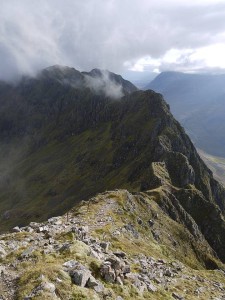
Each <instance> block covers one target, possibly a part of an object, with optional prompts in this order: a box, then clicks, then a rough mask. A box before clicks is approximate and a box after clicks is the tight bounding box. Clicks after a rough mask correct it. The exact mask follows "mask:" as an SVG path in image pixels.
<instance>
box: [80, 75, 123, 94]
mask: <svg viewBox="0 0 225 300" xmlns="http://www.w3.org/2000/svg"><path fill="white" fill-rule="evenodd" d="M85 81H86V86H87V87H89V88H90V89H91V90H93V91H94V92H95V93H103V94H104V95H105V96H107V97H110V98H112V99H119V98H121V97H123V96H124V94H123V88H122V86H121V85H120V84H118V83H116V82H115V81H113V80H112V79H111V78H110V76H109V72H108V71H101V75H100V76H99V77H92V76H90V75H85Z"/></svg>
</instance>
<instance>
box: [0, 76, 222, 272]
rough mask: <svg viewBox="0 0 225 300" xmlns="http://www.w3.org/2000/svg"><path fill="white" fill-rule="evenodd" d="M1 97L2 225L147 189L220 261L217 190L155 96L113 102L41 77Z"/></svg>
mask: <svg viewBox="0 0 225 300" xmlns="http://www.w3.org/2000/svg"><path fill="white" fill-rule="evenodd" d="M60 76H61V75H60ZM76 76H77V75H76ZM78 77H79V74H78ZM0 100H1V101H0V108H1V109H0V120H1V123H0V136H1V149H0V151H1V161H0V167H1V180H0V211H1V214H2V219H1V231H4V230H6V229H8V228H10V227H12V226H15V225H19V226H22V225H25V224H27V223H29V222H30V221H34V220H39V221H40V220H46V219H47V218H48V217H49V216H52V215H58V214H61V213H62V212H65V211H66V210H67V209H68V208H71V207H72V206H73V205H74V204H76V203H79V202H80V201H81V200H82V199H88V198H89V197H90V196H93V195H94V194H96V193H98V192H103V191H105V190H108V189H115V188H126V189H128V190H129V191H133V192H134V191H136V192H139V191H148V192H147V194H148V195H149V196H150V197H155V198H156V199H157V203H158V205H159V206H160V207H161V208H162V209H163V211H164V212H165V213H166V214H167V215H168V216H170V217H171V218H172V219H173V220H175V221H176V222H178V223H179V224H183V226H184V227H185V228H187V230H188V231H189V232H190V233H191V234H192V235H193V236H194V237H195V238H196V239H200V240H205V241H207V243H208V244H209V247H211V248H212V249H213V251H214V252H215V254H214V256H215V257H216V256H218V257H219V258H220V259H221V260H222V261H225V254H224V251H223V249H224V245H225V234H224V233H225V221H224V213H225V190H224V189H223V188H222V186H221V185H220V184H219V183H217V182H216V181H215V180H214V179H213V177H212V172H211V171H210V170H209V169H208V168H207V167H206V166H205V164H204V163H203V162H202V160H201V159H200V157H199V155H198V154H197V152H196V150H195V148H194V146H193V144H192V143H191V141H190V139H189V138H188V136H187V135H186V134H185V132H184V131H183V129H182V127H181V126H180V125H179V123H178V122H177V121H176V120H175V119H174V118H173V116H172V115H171V113H170V111H169V107H168V105H167V104H166V103H165V101H164V100H163V98H162V96H161V95H160V94H157V93H155V92H153V91H145V92H143V91H136V92H133V93H129V92H127V94H126V95H125V96H124V97H122V98H121V99H120V100H116V101H115V100H112V99H111V98H109V97H107V96H106V95H105V93H104V92H100V93H97V94H96V93H94V92H93V90H92V89H90V88H87V87H86V88H83V86H81V88H75V87H74V86H73V85H72V84H64V83H62V81H61V79H60V81H59V78H57V79H56V78H54V76H51V77H50V78H49V77H48V80H46V77H45V78H43V77H42V76H40V77H38V78H36V79H28V78H25V79H24V80H23V81H22V82H21V83H20V84H19V85H17V86H15V87H9V88H7V89H6V90H4V91H3V92H2V97H1V99H0ZM209 253H210V252H209ZM205 264H207V266H208V267H215V263H214V262H213V260H206V261H205Z"/></svg>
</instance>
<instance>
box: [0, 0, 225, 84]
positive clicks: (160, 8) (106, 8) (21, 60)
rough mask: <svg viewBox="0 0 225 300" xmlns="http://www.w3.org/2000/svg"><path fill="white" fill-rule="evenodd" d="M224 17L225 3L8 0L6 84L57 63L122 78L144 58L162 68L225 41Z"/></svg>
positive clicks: (2, 37)
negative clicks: (169, 56)
mask: <svg viewBox="0 0 225 300" xmlns="http://www.w3.org/2000/svg"><path fill="white" fill-rule="evenodd" d="M224 19H225V3H224V1H223V0H195V1H188V2H187V1H180V0H179V1H178V0H157V1H156V0H152V1H149V0H142V1H138V0H123V1H120V0H108V1H105V0H85V1H81V0H65V1H61V0H48V1H46V0H39V1H30V0H20V1H19V2H18V1H17V0H10V1H2V3H1V10H0V79H10V78H12V77H16V76H18V75H20V74H23V73H25V74H34V73H35V72H36V71H37V70H40V69H41V68H44V67H47V66H49V65H55V64H62V65H68V66H73V67H75V68H77V69H79V70H90V69H93V68H96V67H97V68H101V69H109V70H111V71H113V72H119V73H120V72H122V71H124V70H125V69H127V65H128V64H129V65H130V66H131V68H132V67H134V66H135V64H137V62H138V61H139V60H140V59H142V58H144V57H150V58H151V59H152V60H159V62H160V64H159V67H158V68H159V69H160V70H161V69H163V68H164V67H163V65H164V66H165V64H166V62H163V61H162V60H163V57H164V56H165V55H166V53H167V52H168V51H170V50H171V49H177V50H179V51H180V52H182V51H186V49H191V50H193V51H198V49H200V48H204V47H207V46H212V45H214V44H219V43H220V44H221V43H224V40H225V22H224ZM180 64H182V62H180V63H179V65H180ZM195 64H197V61H196V63H195ZM187 65H188V63H187ZM188 66H189V67H190V66H191V65H188ZM204 66H205V67H206V68H207V59H206V60H205V62H204ZM149 67H150V65H149ZM214 67H216V66H214ZM201 68H202V65H201Z"/></svg>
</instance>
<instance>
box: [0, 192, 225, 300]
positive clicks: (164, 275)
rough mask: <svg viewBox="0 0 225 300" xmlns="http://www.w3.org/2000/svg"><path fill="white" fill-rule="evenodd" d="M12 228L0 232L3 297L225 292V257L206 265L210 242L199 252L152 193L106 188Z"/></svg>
mask: <svg viewBox="0 0 225 300" xmlns="http://www.w3.org/2000/svg"><path fill="white" fill-rule="evenodd" d="M156 192H157V191H155V193H156ZM158 192H159V191H158ZM13 231H14V232H13V233H7V234H3V235H1V236H0V258H1V265H0V299H1V300H3V299H4V300H5V299H7V300H11V299H19V300H20V299H21V300H22V299H23V300H30V299H42V300H43V299H55V300H56V299H63V300H64V299H93V300H94V299H115V300H122V299H124V300H125V299H177V300H182V299H202V300H203V299H204V300H206V299H213V300H219V299H220V300H222V299H225V272H224V265H223V264H222V263H221V262H220V261H219V260H217V259H216V258H215V259H214V258H213V257H212V258H211V259H212V260H213V259H214V268H213V269H214V270H209V268H208V269H207V268H206V267H207V264H206V261H208V258H207V259H205V260H204V255H205V257H208V256H207V255H209V256H210V255H211V254H210V251H211V250H210V247H209V246H207V245H206V243H203V242H202V244H201V245H202V247H203V246H204V247H203V248H204V249H203V248H202V253H203V254H204V251H205V254H204V255H202V257H200V255H199V254H198V251H197V250H196V249H198V248H197V246H196V243H198V242H199V241H197V240H196V241H194V236H193V235H192V234H191V233H190V232H189V231H188V230H187V229H186V228H185V227H184V225H182V224H179V223H178V222H175V221H173V220H172V219H171V218H170V217H169V216H168V215H167V214H166V213H165V212H164V211H163V210H162V209H161V208H160V207H159V206H158V204H157V201H156V197H154V196H153V194H152V195H147V194H144V193H138V194H135V195H132V194H131V193H129V192H127V191H126V190H117V191H113V192H106V193H103V194H100V195H98V196H96V197H95V198H92V199H91V200H90V201H89V202H82V203H81V205H80V206H79V207H77V208H76V209H73V210H71V211H70V212H69V213H68V214H66V215H64V216H62V217H53V218H51V219H49V220H48V221H47V222H45V223H34V222H32V223H30V224H29V226H26V227H22V228H19V227H15V228H14V229H13ZM198 239H200V237H198Z"/></svg>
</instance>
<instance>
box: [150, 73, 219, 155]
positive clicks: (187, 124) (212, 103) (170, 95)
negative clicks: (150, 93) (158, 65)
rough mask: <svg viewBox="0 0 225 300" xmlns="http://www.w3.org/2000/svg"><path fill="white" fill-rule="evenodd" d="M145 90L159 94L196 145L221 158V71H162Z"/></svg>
mask: <svg viewBox="0 0 225 300" xmlns="http://www.w3.org/2000/svg"><path fill="white" fill-rule="evenodd" d="M146 89H152V90H154V91H156V92H159V93H162V94H163V96H164V97H165V99H166V101H167V102H168V103H169V105H170V107H171V111H172V113H173V114H174V116H175V117H176V118H177V119H178V120H179V121H180V122H181V124H182V125H183V126H184V128H185V129H186V131H187V132H188V134H189V135H190V137H191V138H192V140H193V141H194V143H195V145H196V146H197V147H198V148H200V149H203V150H204V151H205V152H207V153H209V154H212V155H216V156H221V157H225V74H222V75H210V74H184V73H178V72H163V73H161V74H160V75H158V76H157V77H156V78H155V79H154V80H153V81H152V82H150V83H149V84H148V85H147V86H146Z"/></svg>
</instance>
